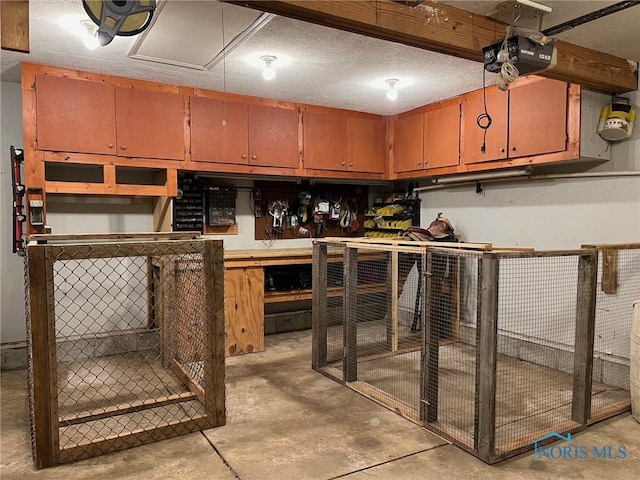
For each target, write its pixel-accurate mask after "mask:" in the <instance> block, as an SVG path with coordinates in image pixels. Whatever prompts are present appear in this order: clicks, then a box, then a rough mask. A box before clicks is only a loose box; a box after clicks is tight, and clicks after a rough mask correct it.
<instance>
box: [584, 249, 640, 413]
mask: <svg viewBox="0 0 640 480" xmlns="http://www.w3.org/2000/svg"><path fill="white" fill-rule="evenodd" d="M628 247H630V248H615V247H612V248H604V249H599V250H598V276H597V281H598V282H597V289H596V313H595V341H594V352H593V356H594V359H593V362H594V363H593V385H592V403H591V418H590V420H591V421H598V420H601V419H603V418H607V417H610V416H611V415H614V414H616V413H619V412H621V411H624V410H627V409H628V408H629V406H630V404H631V396H630V395H631V394H630V390H629V389H630V383H629V376H630V332H631V321H632V316H633V315H632V307H633V303H634V302H635V301H637V300H639V299H640V246H638V245H636V246H635V248H633V246H628Z"/></svg>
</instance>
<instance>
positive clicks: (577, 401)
mask: <svg viewBox="0 0 640 480" xmlns="http://www.w3.org/2000/svg"><path fill="white" fill-rule="evenodd" d="M578 259H579V260H578V292H577V297H576V330H575V332H576V333H575V354H574V357H573V401H572V405H571V419H572V420H573V421H574V422H578V423H580V424H582V425H586V424H587V422H588V421H589V417H590V415H591V385H592V382H593V379H592V374H593V341H594V335H595V324H596V277H597V265H598V264H597V262H598V253H597V251H595V250H592V251H589V252H585V253H584V254H580V256H579V257H578Z"/></svg>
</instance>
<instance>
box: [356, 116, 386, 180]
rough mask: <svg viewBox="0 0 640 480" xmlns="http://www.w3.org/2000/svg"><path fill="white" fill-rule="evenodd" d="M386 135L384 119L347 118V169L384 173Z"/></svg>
mask: <svg viewBox="0 0 640 480" xmlns="http://www.w3.org/2000/svg"><path fill="white" fill-rule="evenodd" d="M386 133H387V130H386V126H385V122H384V118H360V117H347V169H348V170H349V171H352V172H367V173H369V172H371V173H384V171H385V168H386V163H387V162H386V153H387V149H386Z"/></svg>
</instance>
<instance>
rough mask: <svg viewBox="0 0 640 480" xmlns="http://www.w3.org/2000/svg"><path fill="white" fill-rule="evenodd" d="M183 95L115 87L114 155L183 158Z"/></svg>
mask: <svg viewBox="0 0 640 480" xmlns="http://www.w3.org/2000/svg"><path fill="white" fill-rule="evenodd" d="M183 103H184V101H183V97H182V95H178V94H175V93H166V92H156V91H152V90H141V89H137V88H130V87H116V129H117V137H118V155H119V156H123V157H142V158H163V159H170V160H183V159H184V107H183Z"/></svg>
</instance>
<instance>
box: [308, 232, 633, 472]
mask: <svg viewBox="0 0 640 480" xmlns="http://www.w3.org/2000/svg"><path fill="white" fill-rule="evenodd" d="M313 255H314V257H313V268H314V272H313V273H314V303H313V360H312V361H313V368H314V369H315V370H317V371H319V372H321V373H323V374H325V375H326V376H328V377H330V378H332V379H334V380H336V381H338V382H341V383H343V384H345V385H346V386H348V387H350V388H352V389H354V390H355V391H357V392H359V393H361V394H363V395H365V396H367V397H369V398H371V399H372V400H374V401H376V402H378V403H381V404H382V405H384V406H386V407H388V408H390V409H392V410H394V411H395V412H397V413H398V414H400V415H403V416H404V417H406V418H408V419H410V420H412V421H413V422H415V423H418V424H419V425H422V426H424V427H426V428H427V429H428V430H431V431H433V432H435V433H437V434H438V435H441V436H443V437H445V438H447V439H449V440H451V441H452V442H453V443H455V444H456V445H458V446H459V447H461V448H463V449H465V450H466V451H468V452H470V453H472V454H474V455H476V456H477V457H479V458H481V459H482V460H483V461H485V462H487V463H495V462H498V461H500V460H503V459H505V458H507V457H510V456H513V455H516V454H518V453H521V452H524V451H526V450H528V449H532V448H533V443H534V441H536V440H537V439H540V438H541V437H544V436H545V435H547V434H549V433H551V432H556V433H559V434H564V433H568V432H575V431H579V430H582V429H584V428H586V427H587V425H589V424H590V423H593V422H595V421H598V420H601V419H603V418H607V417H609V416H612V415H615V414H617V413H620V412H622V411H624V410H627V409H628V408H629V406H630V393H629V332H630V325H631V317H632V316H631V306H632V304H633V301H634V300H635V299H637V298H640V244H634V245H617V246H616V245H611V246H591V247H586V246H585V247H583V248H582V249H580V250H572V251H549V252H536V251H532V250H530V249H529V250H527V249H503V250H497V249H493V248H492V247H491V245H473V244H472V245H468V244H460V245H458V246H457V247H456V248H444V247H442V246H438V245H437V244H433V243H432V244H428V243H424V244H423V243H420V244H418V243H417V242H416V243H415V244H413V245H412V244H411V242H405V243H402V242H385V241H355V240H353V239H352V240H344V239H326V240H317V241H316V242H315V243H314V253H313Z"/></svg>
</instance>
